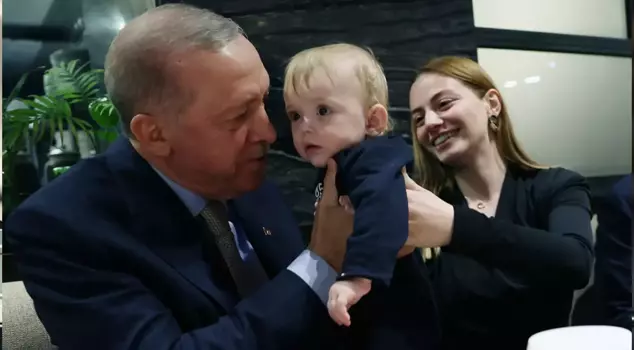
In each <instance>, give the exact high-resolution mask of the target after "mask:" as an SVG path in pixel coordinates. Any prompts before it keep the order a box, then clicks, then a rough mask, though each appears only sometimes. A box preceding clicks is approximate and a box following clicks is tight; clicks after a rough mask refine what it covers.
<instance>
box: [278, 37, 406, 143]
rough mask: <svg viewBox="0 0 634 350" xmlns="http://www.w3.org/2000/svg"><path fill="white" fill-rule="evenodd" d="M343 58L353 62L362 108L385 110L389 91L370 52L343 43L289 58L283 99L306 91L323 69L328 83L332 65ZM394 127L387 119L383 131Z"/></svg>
mask: <svg viewBox="0 0 634 350" xmlns="http://www.w3.org/2000/svg"><path fill="white" fill-rule="evenodd" d="M347 57H353V58H354V59H355V65H354V75H355V77H356V78H357V79H358V81H359V84H360V85H361V88H362V89H363V90H362V94H363V95H362V96H363V104H364V106H365V107H366V108H370V107H372V106H373V105H375V104H377V103H378V104H381V105H383V106H384V107H385V108H388V106H389V90H388V87H387V79H386V78H385V73H384V72H383V67H381V64H380V63H379V61H378V60H377V58H376V57H375V56H374V54H373V53H372V51H371V50H370V49H365V48H362V47H359V46H356V45H352V44H347V43H337V44H329V45H323V46H318V47H313V48H310V49H306V50H303V51H301V52H299V53H297V54H296V55H295V56H293V57H291V59H290V61H289V62H288V65H287V66H286V70H285V74H284V96H288V95H289V94H291V93H293V94H297V92H298V90H299V88H300V87H301V88H310V84H309V83H310V79H311V77H312V76H313V74H314V72H315V70H316V69H323V70H324V71H325V72H326V74H327V75H328V76H329V77H330V78H331V80H332V74H334V72H333V67H334V65H335V64H336V63H337V62H338V61H340V60H342V59H345V58H347ZM393 125H394V123H393V121H392V119H391V118H390V117H389V116H388V123H387V131H390V130H392V127H393Z"/></svg>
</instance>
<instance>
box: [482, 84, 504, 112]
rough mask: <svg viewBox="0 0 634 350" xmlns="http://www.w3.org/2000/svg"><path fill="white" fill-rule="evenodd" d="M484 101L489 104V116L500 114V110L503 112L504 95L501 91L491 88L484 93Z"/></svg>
mask: <svg viewBox="0 0 634 350" xmlns="http://www.w3.org/2000/svg"><path fill="white" fill-rule="evenodd" d="M483 100H484V103H486V104H487V109H488V112H489V116H492V115H493V116H496V117H497V116H498V115H500V112H502V97H501V95H500V92H499V91H497V90H495V89H489V91H487V92H486V94H484V97H483Z"/></svg>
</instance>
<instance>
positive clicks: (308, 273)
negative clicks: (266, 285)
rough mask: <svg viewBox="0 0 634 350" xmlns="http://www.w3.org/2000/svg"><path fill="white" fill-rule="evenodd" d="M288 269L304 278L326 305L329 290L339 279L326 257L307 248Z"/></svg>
mask: <svg viewBox="0 0 634 350" xmlns="http://www.w3.org/2000/svg"><path fill="white" fill-rule="evenodd" d="M288 270H290V271H291V272H293V273H294V274H296V275H297V276H299V278H301V279H302V280H304V282H306V284H308V286H309V287H310V288H311V289H312V290H313V291H314V292H315V293H317V296H318V297H319V299H321V301H322V302H323V303H324V305H325V304H326V302H328V292H329V291H330V286H332V285H333V284H334V283H335V281H336V279H337V273H336V272H335V270H334V269H333V268H332V267H330V265H328V263H327V262H326V261H325V260H324V259H322V258H321V257H320V256H319V255H317V254H315V253H313V252H312V251H310V250H308V249H306V250H304V251H303V252H302V253H301V254H300V255H299V256H298V257H297V258H296V259H295V260H294V261H293V262H292V263H291V264H290V265H289V266H288Z"/></svg>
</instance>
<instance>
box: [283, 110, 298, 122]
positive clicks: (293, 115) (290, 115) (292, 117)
mask: <svg viewBox="0 0 634 350" xmlns="http://www.w3.org/2000/svg"><path fill="white" fill-rule="evenodd" d="M286 115H288V119H290V120H291V121H292V122H294V121H296V120H298V119H299V113H297V112H287V113H286Z"/></svg>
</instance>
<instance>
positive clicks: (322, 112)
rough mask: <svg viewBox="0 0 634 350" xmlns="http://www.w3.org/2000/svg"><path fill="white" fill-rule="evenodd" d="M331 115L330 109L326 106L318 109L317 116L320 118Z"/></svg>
mask: <svg viewBox="0 0 634 350" xmlns="http://www.w3.org/2000/svg"><path fill="white" fill-rule="evenodd" d="M329 113H330V109H329V108H328V107H325V106H320V107H319V108H317V114H318V115H320V116H324V115H328V114H329Z"/></svg>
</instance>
